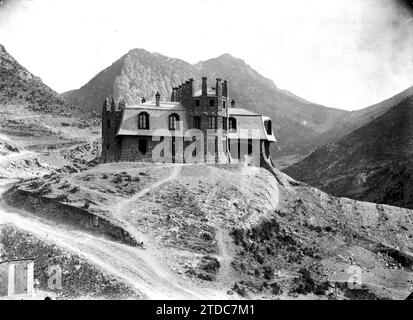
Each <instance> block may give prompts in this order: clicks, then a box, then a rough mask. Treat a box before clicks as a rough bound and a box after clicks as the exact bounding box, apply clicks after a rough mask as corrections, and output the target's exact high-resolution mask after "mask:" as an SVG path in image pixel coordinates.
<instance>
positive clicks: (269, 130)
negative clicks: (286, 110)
mask: <svg viewBox="0 0 413 320" xmlns="http://www.w3.org/2000/svg"><path fill="white" fill-rule="evenodd" d="M264 126H265V131H267V134H272V122H271V120H265V121H264Z"/></svg>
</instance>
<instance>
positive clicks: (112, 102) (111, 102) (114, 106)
mask: <svg viewBox="0 0 413 320" xmlns="http://www.w3.org/2000/svg"><path fill="white" fill-rule="evenodd" d="M115 109H116V103H115V99H113V98H112V99H111V100H110V111H111V112H112V111H115Z"/></svg>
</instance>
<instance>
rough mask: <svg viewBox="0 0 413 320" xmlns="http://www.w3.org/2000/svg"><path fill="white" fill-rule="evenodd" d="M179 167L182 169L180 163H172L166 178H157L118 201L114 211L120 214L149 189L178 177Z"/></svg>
mask: <svg viewBox="0 0 413 320" xmlns="http://www.w3.org/2000/svg"><path fill="white" fill-rule="evenodd" d="M181 169H182V165H180V164H176V165H174V166H173V170H172V173H171V174H170V175H169V176H168V177H166V178H164V179H162V180H159V181H158V182H156V183H154V184H152V185H150V186H149V187H147V188H145V189H143V190H141V191H139V192H138V193H137V194H135V195H133V196H132V197H130V198H128V199H124V200H122V201H119V203H118V205H117V206H116V209H115V210H116V213H117V214H118V215H120V214H121V213H122V211H125V210H128V209H129V206H130V205H131V204H132V203H134V202H135V201H137V200H138V199H139V198H141V197H142V196H144V195H145V194H147V193H148V192H149V191H151V190H153V189H155V188H157V187H159V186H160V185H162V184H164V183H166V182H168V181H171V180H173V179H176V178H177V177H178V175H179V173H180V172H181Z"/></svg>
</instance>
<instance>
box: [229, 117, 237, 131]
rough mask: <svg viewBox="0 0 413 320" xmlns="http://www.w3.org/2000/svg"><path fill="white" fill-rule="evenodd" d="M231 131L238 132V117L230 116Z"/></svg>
mask: <svg viewBox="0 0 413 320" xmlns="http://www.w3.org/2000/svg"><path fill="white" fill-rule="evenodd" d="M229 131H230V132H236V131H237V119H235V118H234V117H230V118H229Z"/></svg>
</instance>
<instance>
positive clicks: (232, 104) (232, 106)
mask: <svg viewBox="0 0 413 320" xmlns="http://www.w3.org/2000/svg"><path fill="white" fill-rule="evenodd" d="M231 108H235V100H234V99H232V100H231Z"/></svg>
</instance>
